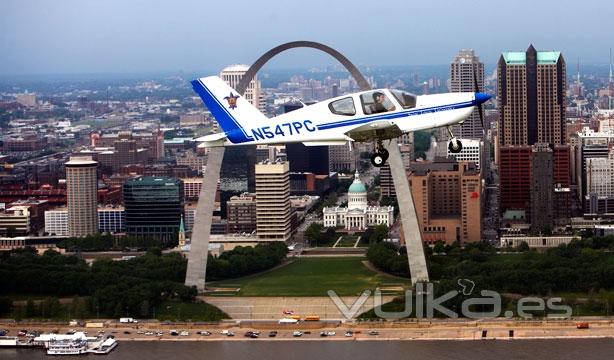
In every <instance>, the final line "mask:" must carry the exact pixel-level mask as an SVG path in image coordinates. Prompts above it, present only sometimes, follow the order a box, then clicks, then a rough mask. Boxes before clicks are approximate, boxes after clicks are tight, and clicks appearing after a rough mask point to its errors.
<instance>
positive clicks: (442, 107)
mask: <svg viewBox="0 0 614 360" xmlns="http://www.w3.org/2000/svg"><path fill="white" fill-rule="evenodd" d="M476 104H477V103H476V102H475V100H474V101H464V102H460V103H456V104H449V105H439V106H433V107H430V108H422V109H412V110H408V111H402V112H396V113H392V114H388V113H387V114H381V115H376V116H370V117H364V118H359V119H348V120H341V121H336V122H331V123H326V124H322V125H318V130H328V129H334V128H338V127H344V126H350V125H359V124H366V123H369V122H371V121H376V120H390V119H397V118H402V117H408V116H415V115H422V114H428V113H434V112H438V111H446V110H456V109H462V108H465V107H470V106H475V105H476Z"/></svg>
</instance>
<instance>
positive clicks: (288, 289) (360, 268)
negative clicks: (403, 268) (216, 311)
mask: <svg viewBox="0 0 614 360" xmlns="http://www.w3.org/2000/svg"><path fill="white" fill-rule="evenodd" d="M364 260H365V258H363V257H311V258H300V259H298V260H296V261H294V262H293V263H291V264H289V265H286V266H283V267H281V268H279V269H276V270H273V271H270V272H266V273H264V274H262V275H257V276H252V277H245V278H239V279H229V280H223V281H218V282H214V283H210V284H209V285H210V286H212V287H240V288H241V290H240V291H239V292H238V293H237V295H238V296H327V295H326V292H327V291H328V290H334V291H335V292H336V293H337V294H338V295H340V296H351V295H359V294H361V293H362V291H364V290H366V289H370V290H373V289H375V288H376V287H383V286H391V285H397V286H398V285H401V286H404V287H407V286H409V284H410V281H409V279H401V278H397V277H393V276H389V275H380V274H378V273H375V272H374V271H371V270H369V269H367V268H366V267H365V266H364V265H363V264H362V261H364Z"/></svg>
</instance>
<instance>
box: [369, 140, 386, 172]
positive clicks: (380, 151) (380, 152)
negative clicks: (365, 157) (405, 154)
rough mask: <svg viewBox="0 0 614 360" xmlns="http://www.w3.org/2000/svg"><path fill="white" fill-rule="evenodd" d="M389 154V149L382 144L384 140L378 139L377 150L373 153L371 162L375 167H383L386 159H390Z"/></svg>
mask: <svg viewBox="0 0 614 360" xmlns="http://www.w3.org/2000/svg"><path fill="white" fill-rule="evenodd" d="M389 155H390V154H389V153H388V150H386V148H385V147H384V145H383V144H382V140H381V139H378V140H377V146H376V151H375V152H374V153H373V155H371V164H373V166H375V167H382V166H384V164H385V163H386V160H388V156H389Z"/></svg>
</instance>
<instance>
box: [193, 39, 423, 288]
mask: <svg viewBox="0 0 614 360" xmlns="http://www.w3.org/2000/svg"><path fill="white" fill-rule="evenodd" d="M294 48H312V49H316V50H320V51H323V52H325V53H327V54H329V55H331V56H332V57H334V58H335V59H336V60H337V61H339V62H340V63H341V64H342V65H343V66H344V67H345V68H346V69H347V71H349V72H350V74H351V75H352V76H353V77H354V79H355V80H356V82H357V84H358V86H359V87H360V89H361V90H370V89H371V86H370V85H369V83H368V82H367V80H366V79H365V77H364V76H363V75H362V74H361V73H360V71H358V69H357V68H356V66H354V64H352V62H351V61H350V60H348V58H346V57H345V56H344V55H343V54H341V53H340V52H339V51H337V50H335V49H333V48H331V47H329V46H326V45H324V44H320V43H318V42H313V41H293V42H288V43H285V44H282V45H279V46H276V47H274V48H272V49H271V50H269V51H267V52H266V53H264V54H263V55H262V56H260V58H258V60H256V61H255V62H254V63H253V64H252V65H251V66H250V67H249V69H248V70H247V72H246V73H245V75H244V76H243V78H242V79H241V81H240V82H239V85H238V86H237V88H236V89H235V90H237V92H239V93H240V94H241V95H243V93H244V92H245V90H246V89H247V86H248V85H249V82H250V81H251V80H252V79H253V78H254V76H255V75H256V73H257V72H258V71H259V70H260V69H261V68H262V67H263V66H264V65H265V64H266V63H267V62H268V61H269V60H270V59H272V58H273V57H275V56H276V55H277V54H279V53H281V52H284V51H286V50H289V49H294ZM387 150H388V152H389V158H388V161H389V166H390V170H391V173H392V178H393V181H394V186H395V190H396V194H397V201H398V203H399V209H400V214H401V223H402V225H403V235H404V237H405V243H406V246H407V258H408V261H409V270H410V273H411V281H412V284H415V283H417V282H421V281H428V280H429V277H428V271H427V268H426V260H425V257H424V250H423V248H422V239H421V237H420V227H419V224H418V218H417V217H416V210H415V208H414V202H413V199H412V196H411V190H410V188H409V183H408V181H407V176H406V174H405V167H404V166H403V161H402V159H401V153H400V151H399V147H398V146H397V141H396V139H393V140H391V141H390V142H389V144H388V146H387ZM223 159H224V148H223V147H219V148H211V149H210V151H209V155H208V157H207V167H206V168H205V173H204V175H203V186H202V190H201V192H200V196H199V198H198V203H197V206H196V216H197V219H196V221H194V226H193V228H192V240H191V245H190V252H189V253H188V268H187V271H186V277H185V285H186V286H196V289H197V290H198V292H199V293H200V292H203V291H204V290H205V282H206V272H207V255H208V248H209V237H210V232H211V220H212V214H213V208H214V203H215V191H209V189H213V188H215V186H216V184H217V181H218V179H219V177H220V169H221V166H222V160H223Z"/></svg>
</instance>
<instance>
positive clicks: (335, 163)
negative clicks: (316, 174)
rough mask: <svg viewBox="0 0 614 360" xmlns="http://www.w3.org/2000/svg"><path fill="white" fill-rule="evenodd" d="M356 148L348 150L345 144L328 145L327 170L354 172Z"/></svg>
mask: <svg viewBox="0 0 614 360" xmlns="http://www.w3.org/2000/svg"><path fill="white" fill-rule="evenodd" d="M356 153H357V151H356V149H354V151H350V148H349V146H347V145H332V146H329V147H328V169H329V171H331V172H333V171H338V172H354V170H356V158H355V156H356Z"/></svg>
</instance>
